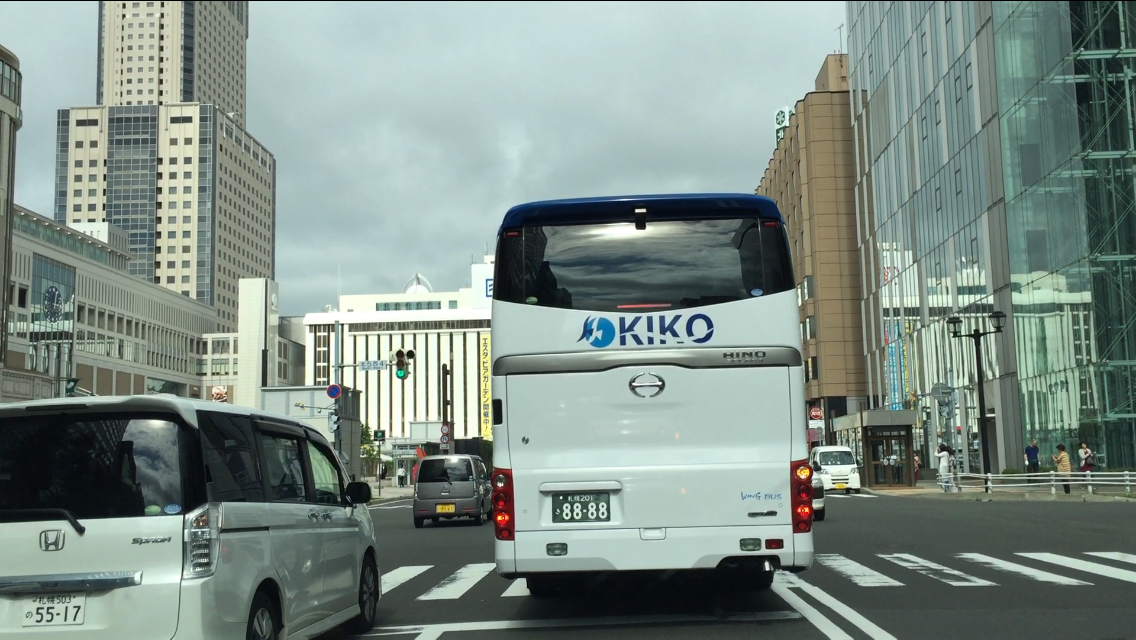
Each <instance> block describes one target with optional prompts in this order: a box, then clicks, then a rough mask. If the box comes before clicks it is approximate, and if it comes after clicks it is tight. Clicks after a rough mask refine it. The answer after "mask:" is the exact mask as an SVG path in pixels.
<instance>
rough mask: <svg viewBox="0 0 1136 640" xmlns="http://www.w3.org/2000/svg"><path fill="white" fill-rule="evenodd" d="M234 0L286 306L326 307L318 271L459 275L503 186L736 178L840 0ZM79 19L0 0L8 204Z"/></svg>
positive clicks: (83, 43)
mask: <svg viewBox="0 0 1136 640" xmlns="http://www.w3.org/2000/svg"><path fill="white" fill-rule="evenodd" d="M250 4H251V9H250V13H251V21H250V33H249V40H248V59H249V72H248V105H247V110H248V113H247V116H246V125H247V128H248V130H249V132H250V133H252V135H253V136H255V137H256V138H257V139H258V140H260V141H261V142H262V143H263V144H264V145H265V146H267V147H268V148H269V149H270V150H271V151H272V152H273V153H274V154H275V156H276V163H277V205H276V211H277V216H278V224H277V236H276V237H277V245H276V249H277V259H276V268H277V273H276V277H277V280H278V281H279V282H280V288H281V306H282V311H283V312H284V313H286V314H302V313H305V312H308V311H317V310H319V309H320V308H322V306H323V305H325V304H334V303H335V296H336V292H337V275H336V274H337V267H341V269H342V280H341V283H342V284H341V287H342V292H343V293H390V292H396V291H400V290H401V288H402V286H403V285H404V284H405V283H406V281H407V280H409V279H410V278H411V276H413V275H414V273H415V272H419V271H420V272H421V273H422V274H423V275H425V276H426V277H427V278H428V279H429V280H430V281H431V283H432V284H433V285H434V288H435V290H438V291H452V290H456V289H457V288H458V287H459V286H468V285H469V282H468V280H469V263H470V260H471V258H475V259H477V260H478V261H480V256H481V255H482V254H483V252H484V250H485V247H486V243H488V244H489V247H490V250H492V247H493V242H494V236H495V234H496V230H497V225H498V224H499V223H500V220H501V217H502V215H503V214H504V213H505V211H506V210H507V209H508V208H509V207H510V206H512V205H514V204H519V203H522V202H527V201H531V200H543V199H548V198H563V197H575V196H595V195H620V194H628V193H655V192H689V191H737V192H746V193H752V192H753V189H754V188H755V187H756V185H757V183H758V181H759V180H760V177H761V174H762V172H763V171H764V170H765V166H766V163H767V162H768V159H769V156H770V154H771V153H772V151H773V148H774V132H773V116H774V113H775V112H776V110H777V109H778V108H780V107H782V106H785V105H786V104H791V103H792V102H795V101H796V100H797V99H799V98H800V97H801V96H803V95H804V94H805V93H806V92H808V91H811V90H812V88H813V81H814V79H815V77H816V75H817V72H818V70H819V69H820V64H821V62H822V61H823V59H824V56H825V54H828V53H832V52H834V51H835V50H836V49H837V48H838V47H839V45H840V35H839V32H838V31H837V28H838V27H840V25H841V24H842V23H844V22H845V15H844V3H843V2H809V3H797V2H745V3H741V2H739V3H708V2H691V3H687V2H662V3H633V4H623V3H609V2H604V3H598V4H544V3H541V4H525V3H519V2H509V3H470V4H466V3H452V4H451V3H437V4H434V3H421V4H419V3H412V4H402V3H385V2H384V3H371V2H325V3H320V4H319V5H313V4H312V3H306V2H305V3H299V2H296V3H292V2H263V1H256V2H252V3H250ZM317 6H318V10H316V8H315V7H317ZM97 22H98V5H97V4H96V3H95V2H92V1H88V2H8V1H5V2H0V44H2V45H4V46H5V47H7V48H8V49H10V50H12V51H13V52H14V53H15V54H16V55H17V56H18V57H19V58H20V62H21V67H22V71H23V74H24V100H23V108H24V126H23V129H21V130H20V133H19V140H18V145H19V151H18V156H17V167H16V201H17V202H18V203H20V204H21V205H23V206H25V207H28V208H30V209H32V210H34V211H37V212H39V213H41V214H45V215H49V216H50V215H51V213H52V188H53V187H52V183H53V181H54V169H53V164H54V157H53V148H54V140H55V112H56V110H57V109H60V108H66V107H71V106H83V105H90V104H93V103H94V102H95V86H96V78H95V67H96V53H95V51H96V47H97V42H98V40H97ZM846 32H847V31H846V30H845V33H846Z"/></svg>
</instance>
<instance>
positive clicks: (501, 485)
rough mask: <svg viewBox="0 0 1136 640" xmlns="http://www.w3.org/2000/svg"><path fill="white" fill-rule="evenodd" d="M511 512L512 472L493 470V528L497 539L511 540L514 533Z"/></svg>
mask: <svg viewBox="0 0 1136 640" xmlns="http://www.w3.org/2000/svg"><path fill="white" fill-rule="evenodd" d="M514 516H515V514H514V512H513V472H512V471H510V470H508V469H494V470H493V528H494V533H495V534H496V536H497V539H498V540H512V539H513V538H514V537H515V533H516V522H515V518H514Z"/></svg>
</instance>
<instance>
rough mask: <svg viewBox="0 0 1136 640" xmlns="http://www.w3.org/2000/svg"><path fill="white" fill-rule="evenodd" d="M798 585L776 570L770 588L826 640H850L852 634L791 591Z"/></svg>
mask: <svg viewBox="0 0 1136 640" xmlns="http://www.w3.org/2000/svg"><path fill="white" fill-rule="evenodd" d="M794 586H800V585H798V584H796V583H794V582H793V581H792V580H789V579H788V578H787V576H785V575H784V574H782V573H780V572H778V573H777V574H776V575H775V576H774V579H773V586H772V587H771V588H770V590H771V591H772V592H773V593H774V594H776V595H777V596H778V597H779V598H781V599H782V600H784V601H785V604H787V605H789V606H790V607H793V608H794V609H796V610H797V613H799V614H801V615H802V616H804V617H805V620H808V621H809V622H810V623H812V625H813V626H814V627H816V628H817V630H818V631H820V632H821V633H823V634H824V635H825V637H827V638H828V640H852V636H850V635H848V634H847V633H846V632H845V631H844V630H843V629H841V628H840V627H838V626H837V625H836V623H835V622H833V621H832V620H829V619H828V618H826V617H825V616H824V614H823V613H821V612H820V611H817V610H816V607H814V606H812V605H811V604H809V603H808V602H805V600H804V598H802V597H801V596H799V595H797V594H795V593H793V590H792V589H791V588H790V587H794Z"/></svg>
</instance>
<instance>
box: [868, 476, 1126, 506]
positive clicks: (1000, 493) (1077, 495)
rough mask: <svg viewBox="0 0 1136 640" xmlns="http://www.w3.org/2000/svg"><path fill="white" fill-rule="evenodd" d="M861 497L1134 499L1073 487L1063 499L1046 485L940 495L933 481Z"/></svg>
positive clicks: (1110, 490)
mask: <svg viewBox="0 0 1136 640" xmlns="http://www.w3.org/2000/svg"><path fill="white" fill-rule="evenodd" d="M862 491H863V492H864V493H867V494H871V495H874V496H882V497H903V498H936V499H939V500H963V501H971V502H993V501H1016V502H1026V501H1029V502H1132V503H1136V497H1134V496H1132V495H1129V494H1126V493H1124V489H1123V487H1116V486H1105V487H1094V490H1093V491H1094V492H1093V493H1091V494H1090V493H1089V492H1088V491H1086V490H1085V488H1084V487H1073V488H1072V493H1070V494H1068V495H1066V494H1065V492H1064V490H1063V489H1061V487H1060V486H1058V488H1057V493H1056V494H1053V493H1051V492H1050V486H1049V484H1048V483H1045V484H1040V485H1038V486H1037V487H999V486H998V485H996V484H995V485H993V487H992V491H991V492H990V493H986V492H985V491H984V490H983V487H982V485H964V486H963V491H962V492H958V491H952V492H951V493H943V487H942V486H941V485H939V484H938V483H936V482H935V481H933V480H923V481H920V482H919V483H918V484H917V485H916V486H914V487H902V488H898V489H868V488H864V489H862Z"/></svg>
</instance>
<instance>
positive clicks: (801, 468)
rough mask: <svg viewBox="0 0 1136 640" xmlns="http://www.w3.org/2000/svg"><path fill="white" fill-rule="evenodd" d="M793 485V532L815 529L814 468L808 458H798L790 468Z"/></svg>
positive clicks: (806, 531) (790, 478) (805, 531)
mask: <svg viewBox="0 0 1136 640" xmlns="http://www.w3.org/2000/svg"><path fill="white" fill-rule="evenodd" d="M789 482H790V483H792V485H793V490H792V491H791V492H790V493H791V495H792V496H793V509H792V511H793V533H809V532H810V531H812V530H813V468H812V467H811V466H810V465H809V461H808V460H796V461H794V462H793V463H792V465H791V466H790V468H789Z"/></svg>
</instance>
